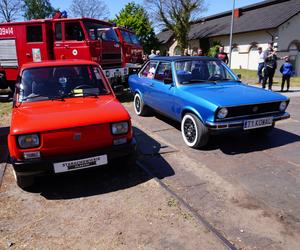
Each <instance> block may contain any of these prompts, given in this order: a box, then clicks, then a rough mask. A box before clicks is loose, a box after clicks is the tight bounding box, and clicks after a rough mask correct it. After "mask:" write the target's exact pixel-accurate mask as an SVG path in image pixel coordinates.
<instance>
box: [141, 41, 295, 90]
mask: <svg viewBox="0 0 300 250" xmlns="http://www.w3.org/2000/svg"><path fill="white" fill-rule="evenodd" d="M160 55H161V54H160V51H159V50H156V51H155V50H154V49H152V50H151V54H150V55H149V56H148V55H146V54H145V55H144V56H143V60H144V61H147V60H148V59H151V58H153V57H155V56H160ZM166 56H168V53H167V52H166ZM183 56H205V54H204V52H203V50H202V49H201V48H199V49H198V50H194V51H193V52H192V54H189V50H188V49H184V52H183ZM258 56H259V58H258V69H257V75H258V83H259V84H261V86H262V88H264V89H265V88H266V86H267V85H268V89H269V90H272V86H273V78H274V75H275V72H276V69H277V60H279V59H281V60H284V61H285V62H284V63H283V64H282V66H281V67H280V72H281V74H282V82H281V92H283V91H284V87H285V83H286V85H287V87H286V91H289V89H290V79H291V77H292V76H293V75H294V74H295V71H294V69H293V65H292V64H291V63H290V60H289V57H288V56H285V57H278V56H277V54H276V50H275V49H274V47H273V42H269V43H268V48H267V49H266V50H265V51H263V50H262V48H261V47H259V48H258ZM215 58H218V59H220V60H222V61H223V62H224V63H226V64H228V63H229V57H228V54H227V53H226V52H225V50H224V46H220V47H218V48H217V51H216V55H215Z"/></svg>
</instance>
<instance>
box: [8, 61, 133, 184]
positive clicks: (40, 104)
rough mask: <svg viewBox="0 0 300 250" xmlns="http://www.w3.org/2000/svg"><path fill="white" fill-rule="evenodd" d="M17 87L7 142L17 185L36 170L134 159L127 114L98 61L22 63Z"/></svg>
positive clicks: (54, 170) (56, 170)
mask: <svg viewBox="0 0 300 250" xmlns="http://www.w3.org/2000/svg"><path fill="white" fill-rule="evenodd" d="M16 86H17V87H16V93H15V96H14V105H13V111H12V119H11V127H10V134H9V136H8V146H9V152H10V157H11V161H12V164H13V166H14V170H15V176H16V179H17V183H18V185H19V186H20V187H22V188H24V187H27V186H30V185H32V184H33V181H34V176H36V175H40V174H51V173H52V174H53V173H54V174H56V173H62V172H69V171H73V170H79V169H85V168H91V167H96V166H99V165H106V164H107V163H110V162H111V161H113V160H114V159H117V158H119V159H120V158H121V159H122V162H123V163H126V162H127V163H128V161H129V160H130V161H131V162H132V159H134V152H135V144H136V143H135V139H134V138H133V132H132V126H131V121H130V116H129V114H128V112H127V111H126V110H125V108H124V107H123V106H122V105H121V103H120V102H119V101H118V100H117V99H116V97H115V94H114V92H113V91H112V89H111V87H110V85H109V83H108V81H107V79H106V77H105V75H104V74H103V71H102V70H101V68H100V66H99V65H98V64H97V63H95V62H92V61H84V60H78V61H71V60H62V61H51V62H50V61H48V62H41V63H30V64H24V65H23V67H22V68H21V70H20V72H19V76H18V81H17V85H16ZM124 159H126V160H124Z"/></svg>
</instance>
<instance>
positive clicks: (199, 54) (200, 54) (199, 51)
mask: <svg viewBox="0 0 300 250" xmlns="http://www.w3.org/2000/svg"><path fill="white" fill-rule="evenodd" d="M197 56H204V54H203V51H202V49H201V48H199V49H198V51H197Z"/></svg>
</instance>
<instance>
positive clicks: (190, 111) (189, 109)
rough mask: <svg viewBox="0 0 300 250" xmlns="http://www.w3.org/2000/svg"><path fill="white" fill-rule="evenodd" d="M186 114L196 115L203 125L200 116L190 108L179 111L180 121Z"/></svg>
mask: <svg viewBox="0 0 300 250" xmlns="http://www.w3.org/2000/svg"><path fill="white" fill-rule="evenodd" d="M187 113H192V114H194V115H196V116H197V117H198V118H199V119H200V121H201V122H202V123H203V124H205V122H204V120H203V118H202V116H201V114H200V113H199V112H198V111H197V110H196V109H194V108H192V107H185V108H183V109H182V111H181V121H182V119H183V117H184V116H185V114H187Z"/></svg>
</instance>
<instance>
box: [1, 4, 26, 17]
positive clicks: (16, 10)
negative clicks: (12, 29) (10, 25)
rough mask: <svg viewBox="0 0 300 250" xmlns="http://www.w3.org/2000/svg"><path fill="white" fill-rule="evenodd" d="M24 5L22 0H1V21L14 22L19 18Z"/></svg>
mask: <svg viewBox="0 0 300 250" xmlns="http://www.w3.org/2000/svg"><path fill="white" fill-rule="evenodd" d="M22 6H23V2H22V0H0V20H1V22H12V21H15V20H16V19H18V17H19V16H20V10H21V9H22Z"/></svg>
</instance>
